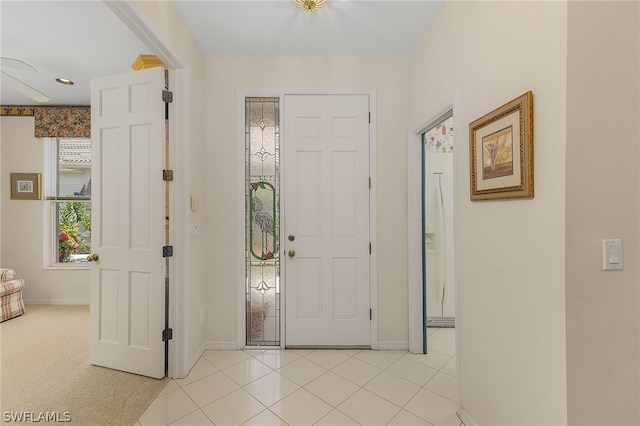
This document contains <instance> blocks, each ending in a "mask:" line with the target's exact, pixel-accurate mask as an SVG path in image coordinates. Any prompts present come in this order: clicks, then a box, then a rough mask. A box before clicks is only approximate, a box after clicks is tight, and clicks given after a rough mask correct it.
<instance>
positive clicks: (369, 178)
mask: <svg viewBox="0 0 640 426" xmlns="http://www.w3.org/2000/svg"><path fill="white" fill-rule="evenodd" d="M369 189H371V178H369Z"/></svg>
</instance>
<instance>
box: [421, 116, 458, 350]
mask: <svg viewBox="0 0 640 426" xmlns="http://www.w3.org/2000/svg"><path fill="white" fill-rule="evenodd" d="M453 134H454V128H453V110H452V109H451V110H449V111H447V112H446V113H445V114H444V115H442V116H440V117H438V119H436V120H435V121H433V122H432V123H431V124H430V125H428V126H427V128H426V129H425V131H424V132H423V133H422V230H423V235H424V243H423V245H422V287H423V295H424V301H423V318H424V327H425V335H426V327H455V294H454V292H455V288H454V272H455V269H454V247H453V149H454V143H453ZM425 349H426V347H425Z"/></svg>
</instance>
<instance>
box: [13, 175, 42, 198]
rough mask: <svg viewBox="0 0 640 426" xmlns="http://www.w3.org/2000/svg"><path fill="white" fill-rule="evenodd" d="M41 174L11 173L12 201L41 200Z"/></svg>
mask: <svg viewBox="0 0 640 426" xmlns="http://www.w3.org/2000/svg"><path fill="white" fill-rule="evenodd" d="M40 181H41V175H40V173H11V199H12V200H39V199H40V198H41V182H40Z"/></svg>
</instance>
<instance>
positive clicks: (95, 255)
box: [87, 253, 100, 262]
mask: <svg viewBox="0 0 640 426" xmlns="http://www.w3.org/2000/svg"><path fill="white" fill-rule="evenodd" d="M98 260H100V256H98V253H93V254H90V255H89V256H87V261H88V262H97V261H98Z"/></svg>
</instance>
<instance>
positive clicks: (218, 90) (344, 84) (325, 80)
mask: <svg viewBox="0 0 640 426" xmlns="http://www.w3.org/2000/svg"><path fill="white" fill-rule="evenodd" d="M206 77H207V90H206V102H207V104H206V111H207V137H206V152H205V157H206V160H205V161H206V164H207V167H206V172H205V181H206V183H207V189H206V193H205V194H206V197H205V201H206V212H207V213H206V217H205V220H206V221H207V222H208V223H210V224H211V226H210V227H209V228H208V234H207V236H206V240H207V241H209V242H210V244H209V246H208V253H209V266H210V270H211V271H212V274H211V277H212V283H211V288H210V293H209V302H208V303H209V305H208V306H209V307H208V312H213V315H212V316H210V317H209V318H208V339H209V340H210V341H212V342H220V343H229V342H234V343H235V341H236V310H237V302H236V294H237V288H236V286H237V283H238V277H237V276H236V259H235V254H236V253H237V250H236V249H237V247H236V245H237V243H236V239H237V227H238V226H244V219H242V218H243V217H244V216H243V212H240V211H237V209H236V206H237V203H236V199H237V197H243V194H238V193H237V190H236V189H237V183H236V176H238V173H237V167H238V164H237V159H236V151H237V146H236V144H237V135H236V120H237V119H238V117H236V89H237V88H238V87H253V88H269V87H280V88H282V87H290V88H300V87H316V88H317V87H331V88H352V87H375V88H376V90H377V121H378V126H377V152H378V160H377V175H378V179H377V180H378V182H377V185H378V194H377V195H378V206H377V214H378V230H377V231H378V259H379V263H378V301H379V305H378V318H379V321H378V327H379V328H378V340H379V341H380V343H381V345H383V344H387V343H389V344H396V343H398V344H401V345H404V346H405V347H406V346H407V345H408V324H407V268H406V253H407V241H406V231H405V230H406V223H405V222H406V219H403V218H406V215H407V214H406V205H407V200H406V169H405V167H404V165H405V164H406V159H405V157H406V128H407V126H408V124H409V123H408V120H407V112H408V110H407V105H408V103H407V101H408V88H409V87H408V58H338V57H335V58H311V57H304V58H303V57H287V58H285V57H277V58H231V57H229V58H221V57H210V58H208V59H207V66H206ZM403 188H404V189H403ZM239 218H240V220H238V219H239ZM403 223H404V224H403Z"/></svg>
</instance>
